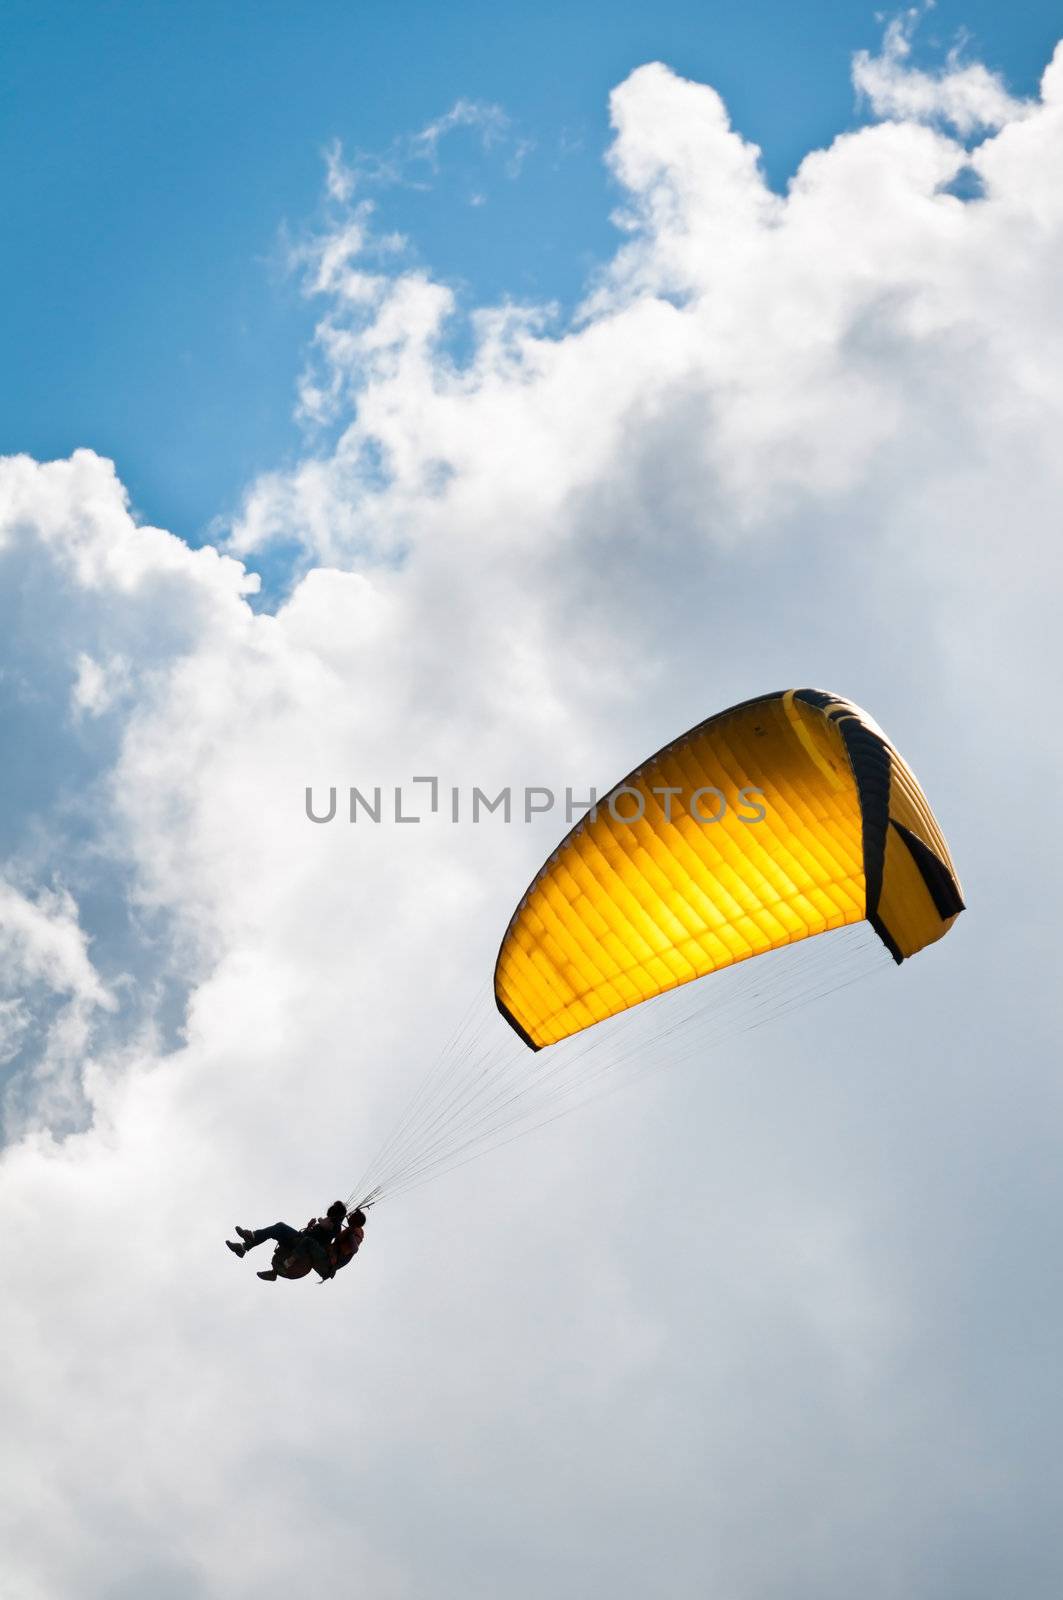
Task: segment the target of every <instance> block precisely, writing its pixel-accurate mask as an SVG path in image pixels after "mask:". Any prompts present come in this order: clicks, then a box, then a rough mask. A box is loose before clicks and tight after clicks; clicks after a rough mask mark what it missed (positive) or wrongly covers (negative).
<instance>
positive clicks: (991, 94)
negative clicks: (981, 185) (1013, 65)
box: [853, 6, 1034, 138]
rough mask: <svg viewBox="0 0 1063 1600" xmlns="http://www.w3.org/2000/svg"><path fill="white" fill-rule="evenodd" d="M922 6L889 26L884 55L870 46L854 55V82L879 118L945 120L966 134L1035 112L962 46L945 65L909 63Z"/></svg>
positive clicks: (954, 49) (908, 12)
mask: <svg viewBox="0 0 1063 1600" xmlns="http://www.w3.org/2000/svg"><path fill="white" fill-rule="evenodd" d="M921 16H922V11H921V10H920V9H919V8H917V7H914V6H913V7H911V8H910V9H909V10H908V11H906V12H904V13H902V15H900V16H899V17H894V18H893V20H892V21H891V22H890V23H889V24H888V26H887V28H886V34H885V39H884V41H883V47H882V53H881V55H877V56H873V55H871V53H870V52H869V51H867V50H860V51H858V52H857V54H856V56H855V57H854V60H853V83H854V84H855V86H856V88H857V90H858V91H859V93H860V94H861V95H862V96H865V97H866V99H867V101H868V103H869V105H870V107H871V110H872V112H873V113H874V115H875V116H876V117H892V118H894V119H896V120H897V121H917V122H941V123H945V124H947V125H949V126H951V127H953V128H955V129H956V132H957V133H958V134H959V135H960V136H961V138H963V137H967V136H969V135H971V134H977V133H985V132H986V131H989V130H995V129H998V128H1003V127H1005V126H1006V125H1007V124H1008V123H1009V122H1015V121H1017V120H1018V119H1020V118H1022V117H1025V116H1028V115H1030V113H1031V112H1032V111H1033V109H1034V107H1033V104H1032V103H1031V102H1030V101H1027V100H1016V99H1014V98H1013V96H1012V95H1010V94H1009V93H1008V91H1007V88H1006V87H1005V85H1004V81H1003V79H1002V78H1001V77H1000V74H999V73H996V72H989V71H988V70H987V69H986V68H985V67H984V66H983V65H982V63H981V62H980V61H970V62H967V63H964V62H963V61H962V60H961V59H960V50H961V47H960V46H958V45H957V46H954V48H953V49H952V50H950V51H949V56H948V61H947V64H946V66H945V68H944V70H942V71H939V72H936V73H934V72H925V71H922V70H920V69H919V68H917V67H912V66H910V65H909V58H910V56H911V50H912V35H913V34H914V32H915V29H916V27H917V26H918V23H919V20H920V18H921Z"/></svg>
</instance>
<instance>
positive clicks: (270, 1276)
mask: <svg viewBox="0 0 1063 1600" xmlns="http://www.w3.org/2000/svg"><path fill="white" fill-rule="evenodd" d="M255 1276H256V1277H258V1278H264V1279H265V1281H266V1282H267V1283H276V1281H277V1274H276V1273H275V1272H273V1271H272V1270H270V1271H268V1272H258V1273H256V1274H255Z"/></svg>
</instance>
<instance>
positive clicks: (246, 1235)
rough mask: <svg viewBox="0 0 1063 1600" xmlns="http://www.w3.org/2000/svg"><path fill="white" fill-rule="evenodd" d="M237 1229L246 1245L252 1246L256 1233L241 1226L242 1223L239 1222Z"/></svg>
mask: <svg viewBox="0 0 1063 1600" xmlns="http://www.w3.org/2000/svg"><path fill="white" fill-rule="evenodd" d="M236 1231H237V1233H238V1234H239V1235H240V1238H241V1239H242V1240H243V1241H244V1244H245V1246H247V1247H248V1248H250V1246H251V1245H253V1244H254V1242H255V1235H254V1233H253V1232H252V1230H251V1229H250V1228H241V1226H240V1224H239V1223H237V1224H236Z"/></svg>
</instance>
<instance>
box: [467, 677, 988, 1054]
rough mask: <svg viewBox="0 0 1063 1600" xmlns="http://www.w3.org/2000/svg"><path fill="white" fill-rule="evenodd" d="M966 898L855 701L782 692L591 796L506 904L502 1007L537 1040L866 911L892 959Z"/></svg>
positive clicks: (915, 797)
mask: <svg viewBox="0 0 1063 1600" xmlns="http://www.w3.org/2000/svg"><path fill="white" fill-rule="evenodd" d="M962 910H963V899H962V896H961V892H960V887H959V883H958V881H957V878H956V873H955V869H954V868H953V865H952V861H951V858H950V856H949V851H948V846H947V845H946V843H945V840H944V837H943V835H942V833H941V829H940V828H939V826H938V824H937V822H936V820H935V818H934V815H933V813H932V811H931V810H930V806H929V804H928V803H927V800H926V797H925V795H924V794H923V791H922V789H921V788H920V787H919V784H918V782H917V780H916V778H915V776H914V774H913V773H912V771H911V769H910V768H909V767H908V766H907V765H906V763H905V762H904V760H903V759H902V757H901V756H900V755H899V754H898V753H897V751H896V750H895V749H894V748H893V746H892V745H891V744H890V742H889V740H888V739H887V738H886V737H885V735H884V734H883V733H882V731H881V730H880V729H879V728H878V727H877V725H876V724H875V723H874V721H873V720H872V719H871V718H870V717H869V716H868V715H867V713H866V712H864V711H861V710H860V708H859V707H858V706H856V705H853V704H852V702H851V701H848V700H843V699H841V698H839V697H838V696H837V695H832V694H826V693H824V692H822V691H821V690H816V689H790V690H786V691H782V692H779V693H776V694H769V695H763V696H761V697H760V698H758V699H755V700H748V701H745V702H744V703H743V704H742V705H738V706H733V707H732V708H731V709H730V710H728V711H723V712H720V713H719V714H718V715H717V716H713V717H710V718H709V719H708V720H707V721H706V722H702V723H700V724H699V725H698V726H697V727H696V728H692V729H691V730H690V732H689V733H685V734H683V735H682V736H681V737H680V738H678V739H675V740H673V741H672V743H671V744H669V745H666V746H665V748H664V749H663V750H660V751H659V752H658V753H657V754H656V755H655V756H652V757H651V758H650V759H649V760H648V761H646V762H645V763H644V764H643V765H642V766H640V767H638V768H637V769H636V770H635V771H634V772H632V773H631V774H630V775H629V776H628V777H627V778H625V779H624V781H623V783H621V784H618V785H617V786H616V788H615V789H613V790H612V791H611V792H610V794H609V795H608V796H606V797H605V798H604V799H603V800H600V801H599V802H598V804H597V807H596V808H595V810H594V811H593V812H588V814H587V815H586V816H585V817H584V818H583V819H582V820H581V821H580V822H579V823H577V825H576V826H575V827H574V828H573V829H572V831H571V833H569V834H568V836H567V837H566V838H565V839H564V840H563V841H562V843H561V844H560V845H559V846H558V848H557V849H556V850H555V851H554V853H553V854H552V855H551V857H550V859H549V860H548V861H547V862H546V863H545V865H544V866H543V867H542V868H541V870H540V871H539V872H538V873H537V875H536V877H535V879H534V880H533V882H532V884H531V885H530V887H529V888H528V890H527V893H526V894H525V895H524V897H523V899H522V900H521V902H520V905H519V906H518V907H517V909H516V911H515V912H514V914H513V917H512V919H511V921H510V924H509V927H508V928H507V930H506V934H505V937H504V939H503V941H502V946H501V949H500V950H499V954H498V960H497V963H496V966H495V1000H496V1003H497V1005H498V1009H499V1010H500V1011H501V1013H502V1015H503V1016H504V1017H505V1018H506V1020H507V1021H508V1022H509V1023H510V1024H511V1026H512V1027H513V1028H514V1029H515V1030H516V1032H517V1033H518V1034H519V1035H520V1037H521V1038H522V1039H523V1040H524V1041H525V1043H526V1044H528V1045H529V1046H531V1048H532V1049H534V1050H538V1049H541V1048H542V1047H543V1046H544V1045H549V1044H554V1043H556V1042H557V1041H559V1040H561V1039H565V1038H567V1037H568V1036H569V1035H571V1034H573V1033H578V1032H579V1031H580V1030H581V1029H583V1028H588V1027H590V1026H592V1024H594V1023H596V1022H600V1021H603V1020H604V1019H605V1018H607V1017H611V1016H614V1015H615V1014H616V1013H617V1012H620V1011H624V1010H626V1009H627V1008H628V1007H630V1006H634V1005H638V1004H640V1003H641V1002H642V1001H644V1000H648V999H651V998H652V997H653V996H655V995H658V994H661V993H663V992H664V991H665V990H666V989H673V988H676V987H677V986H678V985H680V984H685V983H690V982H693V981H694V980H695V979H697V978H703V977H706V976H707V975H708V974H710V973H712V972H716V971H719V970H720V969H722V968H724V967H728V966H732V965H733V964H734V963H735V962H739V961H745V960H748V959H749V958H751V957H755V956H759V955H763V954H765V953H766V952H767V951H769V950H774V949H778V948H779V947H781V946H783V945H789V944H794V943H796V942H797V941H799V940H802V939H808V938H811V937H812V936H814V935H815V934H819V933H825V932H827V931H828V930H829V929H832V928H841V927H845V926H847V925H849V924H852V923H856V922H860V921H862V920H864V919H865V918H866V920H867V921H868V922H870V923H871V925H872V927H873V928H874V929H875V931H876V933H877V934H878V935H879V937H880V938H881V940H882V941H883V943H884V944H885V945H886V947H887V949H888V950H889V951H890V953H891V954H892V956H893V957H894V960H895V961H898V962H900V961H902V960H904V959H905V958H906V957H908V956H911V955H914V954H915V953H916V952H917V951H919V950H921V949H923V947H924V946H925V945H928V944H931V943H933V941H934V940H936V939H940V938H941V937H942V935H943V934H944V933H946V932H947V931H948V929H949V928H950V927H951V925H952V923H953V921H954V920H955V918H956V916H957V915H958V914H959V912H960V911H962Z"/></svg>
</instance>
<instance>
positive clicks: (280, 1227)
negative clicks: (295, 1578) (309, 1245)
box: [236, 1222, 306, 1250]
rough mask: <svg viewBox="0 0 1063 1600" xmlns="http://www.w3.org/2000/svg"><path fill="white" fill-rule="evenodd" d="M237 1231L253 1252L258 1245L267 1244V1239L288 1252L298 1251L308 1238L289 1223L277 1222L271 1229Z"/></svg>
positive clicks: (238, 1229)
mask: <svg viewBox="0 0 1063 1600" xmlns="http://www.w3.org/2000/svg"><path fill="white" fill-rule="evenodd" d="M236 1231H237V1233H238V1234H239V1235H240V1237H241V1239H242V1240H243V1241H244V1245H245V1247H246V1248H247V1249H248V1250H253V1249H254V1248H255V1246H256V1245H259V1244H265V1242H266V1240H267V1239H272V1240H273V1242H274V1243H275V1244H279V1245H283V1246H284V1248H285V1249H286V1250H292V1249H298V1248H299V1246H300V1244H301V1243H303V1241H304V1240H305V1238H306V1235H305V1234H302V1233H300V1232H299V1229H298V1228H293V1227H291V1226H290V1224H289V1223H287V1222H275V1223H274V1224H273V1226H272V1227H271V1228H237V1230H236Z"/></svg>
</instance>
